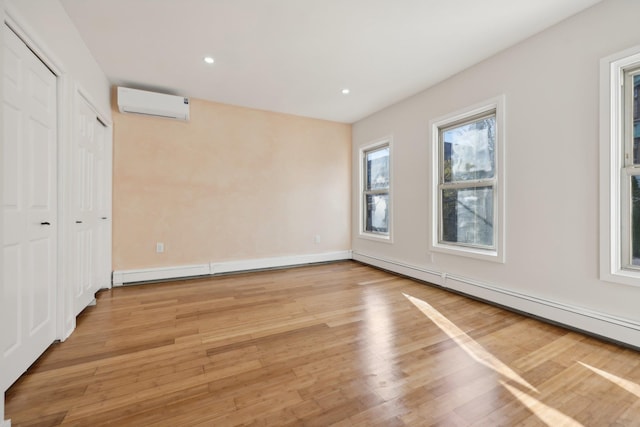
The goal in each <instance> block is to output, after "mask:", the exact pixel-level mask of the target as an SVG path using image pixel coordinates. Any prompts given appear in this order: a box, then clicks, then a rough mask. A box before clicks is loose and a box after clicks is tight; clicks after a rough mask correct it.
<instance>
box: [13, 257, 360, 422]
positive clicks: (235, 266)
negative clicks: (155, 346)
mask: <svg viewBox="0 0 640 427" xmlns="http://www.w3.org/2000/svg"><path fill="white" fill-rule="evenodd" d="M347 259H351V251H338V252H325V253H320V254H309V255H294V256H283V257H271V258H258V259H249V260H241V261H227V262H211V263H209V264H196V265H183V266H176V267H158V268H145V269H138V270H118V271H114V272H113V279H112V281H113V286H122V285H125V284H130V283H140V282H156V281H162V280H171V279H182V278H187V277H198V276H211V275H218V274H225V273H236V272H241V271H255V270H265V269H270V268H281V267H292V266H298V265H305V264H315V263H320V262H330V261H341V260H347ZM0 427H1V426H0Z"/></svg>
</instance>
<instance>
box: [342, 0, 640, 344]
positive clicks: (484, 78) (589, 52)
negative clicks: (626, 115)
mask: <svg viewBox="0 0 640 427" xmlns="http://www.w3.org/2000/svg"><path fill="white" fill-rule="evenodd" d="M637 16H640V2H638V1H634V0H608V1H604V2H602V3H600V4H598V5H596V6H594V7H592V8H590V9H587V10H586V11H584V12H583V13H580V14H579V15H576V16H574V17H572V18H570V19H568V20H566V21H564V22H562V23H560V24H558V25H556V26H554V27H552V28H550V29H548V30H546V31H544V32H542V33H540V34H538V35H536V36H534V37H532V38H530V39H528V40H525V41H524V42H522V43H520V44H518V45H516V46H514V47H512V48H510V49H508V50H506V51H503V52H502V53H500V54H498V55H496V56H494V57H492V58H490V59H488V60H486V61H484V62H482V63H480V64H478V65H476V66H474V67H472V68H470V69H467V70H466V71H464V72H462V73H460V74H458V75H456V76H454V77H452V78H450V79H448V80H446V81H444V82H442V83H441V84H439V85H437V86H435V87H432V88H430V89H428V90H426V91H424V92H422V93H420V94H417V95H415V96H414V97H412V98H410V99H407V100H405V101H403V102H401V103H398V104H396V105H394V106H391V107H389V108H387V109H385V110H382V111H380V112H378V113H376V114H374V115H372V116H370V117H368V118H366V119H363V120H361V121H360V122H358V123H356V124H354V126H353V170H354V174H353V180H352V186H353V187H352V190H353V194H358V163H357V162H358V148H359V147H361V146H362V145H364V144H367V143H368V142H369V141H373V140H376V139H378V138H380V137H383V136H385V135H393V141H394V151H393V155H394V158H393V159H392V162H393V163H392V166H393V175H392V180H393V183H392V185H393V190H394V192H393V206H394V211H393V213H394V214H395V216H394V218H393V227H394V229H393V237H394V243H393V244H386V243H378V242H373V241H370V240H365V239H362V238H359V237H358V212H359V209H358V202H359V199H358V198H357V197H354V198H353V205H352V212H353V222H352V230H353V240H352V246H353V250H354V257H355V258H356V259H358V258H359V257H360V258H362V260H364V261H367V262H371V263H374V264H376V263H377V264H378V265H381V266H385V267H387V268H392V269H395V270H396V271H402V272H405V273H408V274H410V275H414V276H416V277H420V278H424V279H427V280H430V281H433V282H436V283H440V284H443V285H445V286H450V287H452V288H455V289H459V290H462V291H464V292H467V293H470V294H474V295H477V296H481V297H483V298H487V299H490V300H493V301H495V302H500V303H507V304H509V305H511V306H513V307H515V308H518V309H521V310H525V311H529V312H532V313H535V314H539V315H543V316H545V317H548V318H551V319H553V320H557V321H561V322H563V323H567V324H571V325H573V326H576V327H579V328H583V329H586V330H590V331H592V332H595V333H598V334H602V335H607V336H609V337H611V338H614V339H618V340H621V341H625V342H628V343H630V344H633V345H636V346H640V310H638V300H639V299H640V287H633V286H623V285H616V284H612V283H605V282H602V281H600V280H599V272H598V254H599V241H598V235H599V222H598V209H599V198H598V183H599V178H598V150H599V148H598V147H599V139H598V138H599V133H598V126H599V125H598V121H599V99H598V93H599V65H600V64H599V61H600V59H601V58H603V57H605V56H608V55H610V54H612V53H615V52H617V51H620V50H623V49H625V48H628V47H630V46H633V45H636V44H640V27H638V25H637ZM425 54H428V52H425ZM436 60H437V58H434V61H436ZM500 94H505V96H506V110H505V111H506V113H505V114H506V140H505V148H506V186H507V187H506V263H504V264H500V263H493V262H487V261H481V260H473V259H469V258H462V257H456V256H451V255H445V254H440V253H430V252H429V249H428V247H429V246H428V242H429V239H430V238H431V236H430V234H429V233H430V231H429V224H430V221H431V217H430V216H431V214H430V212H431V211H430V206H429V200H430V199H429V194H430V193H429V192H430V181H429V179H430V178H429V170H430V167H431V166H430V165H431V159H430V155H429V152H428V147H429V120H432V119H434V118H437V117H439V116H442V115H445V114H447V113H450V112H454V111H456V110H459V109H461V108H464V107H467V106H470V105H473V104H476V103H478V102H481V101H483V100H486V99H489V98H492V97H495V96H497V95H500ZM365 256H366V257H365ZM376 258H377V260H376ZM408 267H410V268H408ZM427 271H432V272H434V273H437V274H438V275H432V274H429V273H427ZM441 273H446V274H451V275H455V276H459V277H458V278H463V279H464V280H443V279H442V278H441V277H442V276H440V274H441ZM466 279H469V280H466ZM477 282H480V283H477ZM478 284H480V285H481V286H477V285H478ZM639 285H640V283H639ZM526 298H530V299H531V300H532V301H528V302H527V301H525V300H526ZM571 312H577V314H578V316H577V317H576V316H574V315H573V314H576V313H573V314H571ZM590 316H591V317H595V318H597V319H598V322H600V323H598V322H595V323H597V324H592V323H593V319H591V317H590ZM603 322H604V323H603ZM610 322H613V323H616V322H618V323H622V324H624V325H625V326H624V328H623V329H620V330H617V331H614V330H612V328H611V327H610V325H609V323H610ZM615 328H617V326H614V327H613V329H615Z"/></svg>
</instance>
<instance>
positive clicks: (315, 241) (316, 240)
mask: <svg viewBox="0 0 640 427" xmlns="http://www.w3.org/2000/svg"><path fill="white" fill-rule="evenodd" d="M313 243H315V244H316V245H317V244H318V243H320V235H319V234H316V235H315V236H314V237H313Z"/></svg>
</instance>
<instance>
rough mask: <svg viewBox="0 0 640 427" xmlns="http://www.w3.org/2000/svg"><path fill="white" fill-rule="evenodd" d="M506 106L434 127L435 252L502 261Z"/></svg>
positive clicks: (440, 122) (467, 113)
mask: <svg viewBox="0 0 640 427" xmlns="http://www.w3.org/2000/svg"><path fill="white" fill-rule="evenodd" d="M501 106H502V102H501V99H500V100H496V101H492V102H489V103H487V104H485V105H482V106H480V107H476V108H471V109H469V110H467V111H463V112H462V113H457V114H453V115H450V116H447V117H445V118H443V119H439V120H437V121H435V122H434V123H433V124H432V128H433V129H432V131H433V136H432V144H433V150H432V154H433V156H434V157H433V158H434V164H433V171H434V177H433V180H434V184H435V185H434V188H433V194H434V197H433V207H434V215H433V218H434V221H433V237H432V245H431V247H432V249H433V250H436V251H445V252H449V253H456V254H459V255H466V256H472V257H479V258H488V259H492V260H499V261H502V244H501V241H502V215H501V214H500V213H501V210H502V193H501V182H500V180H501V176H502V174H501V172H502V171H501V169H502V165H501V164H500V163H501V162H500V161H499V159H500V156H499V154H500V152H501V151H502V150H501V141H502V135H501V132H499V123H498V122H499V121H500V117H501V108H502V107H501Z"/></svg>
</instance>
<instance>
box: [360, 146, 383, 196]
mask: <svg viewBox="0 0 640 427" xmlns="http://www.w3.org/2000/svg"><path fill="white" fill-rule="evenodd" d="M365 156H366V159H365V161H366V162H367V168H366V169H367V179H366V188H365V189H366V190H374V189H379V188H389V147H384V148H380V149H378V150H372V151H368V152H366V154H365Z"/></svg>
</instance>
